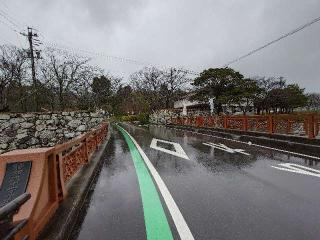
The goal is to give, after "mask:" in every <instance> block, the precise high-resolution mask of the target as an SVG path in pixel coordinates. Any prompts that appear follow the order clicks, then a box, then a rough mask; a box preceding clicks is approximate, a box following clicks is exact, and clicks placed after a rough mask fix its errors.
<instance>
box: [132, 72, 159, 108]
mask: <svg viewBox="0 0 320 240" xmlns="http://www.w3.org/2000/svg"><path fill="white" fill-rule="evenodd" d="M130 79H131V85H132V86H133V89H134V90H136V91H139V92H141V93H143V95H144V96H145V99H146V100H147V101H148V102H149V104H150V108H151V110H156V109H159V108H161V107H162V104H161V96H160V88H161V86H162V84H163V72H162V71H161V70H159V69H157V68H155V67H145V68H144V69H142V70H140V71H138V72H135V73H133V74H132V75H131V76H130Z"/></svg>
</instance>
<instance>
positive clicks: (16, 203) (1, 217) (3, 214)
mask: <svg viewBox="0 0 320 240" xmlns="http://www.w3.org/2000/svg"><path fill="white" fill-rule="evenodd" d="M30 198H31V194H30V193H24V194H22V195H20V196H19V197H17V198H16V199H14V200H12V201H11V202H9V203H8V204H6V205H5V206H3V207H2V208H0V239H2V240H11V239H13V237H14V236H15V235H16V234H17V233H18V232H19V231H21V229H22V228H23V227H24V226H25V225H26V224H27V223H28V220H27V219H24V220H22V221H20V222H18V223H15V224H14V223H13V215H14V214H16V213H17V211H19V209H20V207H21V206H22V205H23V204H24V203H25V202H27V201H28V200H29V199H30ZM28 238H29V236H28V235H26V236H23V238H22V239H23V240H27V239H28Z"/></svg>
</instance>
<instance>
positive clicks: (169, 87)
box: [161, 68, 190, 108]
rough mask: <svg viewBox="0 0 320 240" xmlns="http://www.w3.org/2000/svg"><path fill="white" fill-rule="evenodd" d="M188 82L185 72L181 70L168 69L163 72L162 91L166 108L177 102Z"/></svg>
mask: <svg viewBox="0 0 320 240" xmlns="http://www.w3.org/2000/svg"><path fill="white" fill-rule="evenodd" d="M188 82H190V79H189V78H188V77H187V72H186V71H185V70H183V69H176V68H170V69H167V70H165V71H164V72H163V75H162V91H161V95H162V96H163V98H164V103H165V107H166V108H171V107H173V103H174V101H175V100H177V97H179V95H180V93H181V91H182V90H184V89H185V88H186V84H187V83H188Z"/></svg>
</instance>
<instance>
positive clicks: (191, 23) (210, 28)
mask: <svg viewBox="0 0 320 240" xmlns="http://www.w3.org/2000/svg"><path fill="white" fill-rule="evenodd" d="M0 10H2V11H4V12H5V13H6V14H9V15H10V16H11V17H13V18H14V19H15V20H17V21H18V22H19V24H18V26H19V27H20V28H23V27H24V26H25V25H26V24H29V25H32V26H34V27H36V28H38V29H39V30H40V33H41V34H42V36H44V39H45V40H46V41H51V42H56V43H60V44H64V45H68V46H72V47H75V48H80V49H84V50H90V51H94V52H98V53H104V54H107V55H111V56H119V57H125V58H130V59H136V60H139V61H143V62H149V63H153V64H154V65H156V66H177V67H185V68H187V69H190V70H194V71H202V70H203V69H205V68H209V67H221V66H223V65H224V64H225V63H227V62H228V61H230V60H232V59H234V58H236V57H239V56H240V55H243V54H245V53H247V52H249V51H250V50H252V49H254V48H256V47H259V46H261V45H263V44H264V43H266V42H268V41H271V40H273V39H275V38H277V37H279V36H280V35H281V34H283V33H286V32H288V31H290V30H292V29H294V28H296V27H297V26H300V25H302V24H304V23H306V22H308V21H310V20H311V19H314V18H316V17H319V16H320V1H319V0H304V1H301V0H198V1H196V0H185V1H181V0H157V1H156V0H135V1H132V0H68V1H66V0H54V1H53V0H0ZM0 13H1V12H0ZM2 13H3V12H2ZM1 21H2V22H3V21H6V20H5V19H4V18H3V17H2V16H0V43H5V42H7V41H9V42H13V43H14V44H17V45H20V44H22V45H24V46H25V45H26V41H25V39H24V38H23V37H22V36H18V35H17V34H15V33H14V32H13V31H11V30H10V29H9V28H8V27H7V26H6V25H4V24H3V23H2V22H1ZM9 25H10V23H9ZM11 25H12V24H11ZM20 25H21V26H20ZM16 28H17V27H16ZM19 30H20V29H19ZM95 62H96V63H98V64H99V65H100V66H101V67H103V68H104V69H105V71H106V72H110V73H112V74H115V75H118V76H123V77H124V78H125V79H127V77H128V75H129V74H130V73H132V72H134V71H136V70H139V69H140V68H142V67H143V66H142V65H135V64H130V63H125V62H121V61H116V60H115V59H108V58H102V57H100V58H97V59H95ZM231 67H233V68H235V69H236V70H238V71H240V72H241V73H243V74H244V75H245V76H283V77H285V78H286V79H287V80H288V82H289V83H299V84H300V85H301V86H303V87H305V88H306V90H307V91H308V92H315V91H317V92H320V22H318V23H316V24H314V25H312V26H311V27H309V28H306V29H304V30H303V31H301V32H299V33H297V34H295V35H293V36H291V37H289V38H286V39H284V40H282V41H280V42H278V43H276V44H274V45H272V46H270V47H268V48H266V49H264V50H262V51H260V52H259V53H257V54H255V55H253V56H250V57H249V58H246V59H244V60H242V61H240V62H238V63H236V64H233V65H232V66H231Z"/></svg>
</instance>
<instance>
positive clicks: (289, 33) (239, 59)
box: [223, 17, 320, 67]
mask: <svg viewBox="0 0 320 240" xmlns="http://www.w3.org/2000/svg"><path fill="white" fill-rule="evenodd" d="M319 21H320V17H318V18H315V19H313V20H312V21H310V22H308V23H306V24H304V25H302V26H300V27H298V28H296V29H294V30H292V31H290V32H288V33H286V34H284V35H282V36H280V37H279V38H277V39H275V40H273V41H271V42H268V43H266V44H265V45H263V46H261V47H259V48H256V49H254V50H252V51H250V52H249V53H247V54H245V55H243V56H241V57H238V58H236V59H234V60H232V61H230V62H228V63H226V64H225V65H224V66H223V67H228V66H229V65H231V64H233V63H235V62H239V61H241V60H242V59H244V58H246V57H249V56H250V55H252V54H254V53H256V52H258V51H261V50H262V49H264V48H266V47H268V46H270V45H272V44H274V43H276V42H278V41H280V40H282V39H284V38H287V37H289V36H291V35H293V34H295V33H297V32H300V31H301V30H303V29H305V28H306V27H309V26H311V25H312V24H314V23H316V22H319Z"/></svg>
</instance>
